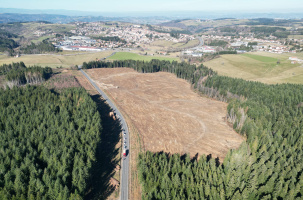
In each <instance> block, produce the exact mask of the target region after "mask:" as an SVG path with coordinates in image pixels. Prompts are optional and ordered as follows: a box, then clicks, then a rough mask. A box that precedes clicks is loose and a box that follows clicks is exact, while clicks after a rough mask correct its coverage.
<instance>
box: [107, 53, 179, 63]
mask: <svg viewBox="0 0 303 200" xmlns="http://www.w3.org/2000/svg"><path fill="white" fill-rule="evenodd" d="M108 59H111V60H144V61H151V60H152V59H159V60H169V61H179V59H178V58H172V57H162V56H141V55H138V54H135V53H128V52H118V53H116V54H115V55H113V56H111V57H109V58H108Z"/></svg>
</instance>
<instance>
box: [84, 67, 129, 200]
mask: <svg viewBox="0 0 303 200" xmlns="http://www.w3.org/2000/svg"><path fill="white" fill-rule="evenodd" d="M80 71H81V72H82V74H83V75H84V76H85V77H86V78H87V79H88V80H89V81H90V82H91V84H92V85H93V86H94V87H95V88H96V90H97V91H98V92H99V93H100V94H101V95H102V97H103V98H104V99H105V101H106V102H107V103H108V105H109V106H110V107H111V108H112V109H113V111H114V112H115V113H116V117H117V118H118V120H120V123H121V126H122V132H123V149H124V146H126V147H127V148H126V149H127V150H128V151H127V156H126V158H122V166H121V179H120V199H121V200H127V199H128V173H129V133H128V127H127V124H126V122H125V120H124V118H123V116H122V114H121V113H120V111H119V110H118V109H117V107H116V106H115V105H114V104H113V103H112V102H111V100H110V99H109V98H108V97H107V95H106V94H105V93H104V92H103V91H102V90H101V89H100V88H99V87H98V86H97V85H96V84H95V82H94V81H93V80H92V79H91V78H90V77H89V76H88V75H87V74H86V73H85V72H84V71H83V70H82V69H80ZM124 133H125V134H124ZM124 142H125V143H126V144H124Z"/></svg>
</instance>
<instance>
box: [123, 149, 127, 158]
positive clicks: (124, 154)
mask: <svg viewBox="0 0 303 200" xmlns="http://www.w3.org/2000/svg"><path fill="white" fill-rule="evenodd" d="M126 153H127V150H126V149H123V157H126Z"/></svg>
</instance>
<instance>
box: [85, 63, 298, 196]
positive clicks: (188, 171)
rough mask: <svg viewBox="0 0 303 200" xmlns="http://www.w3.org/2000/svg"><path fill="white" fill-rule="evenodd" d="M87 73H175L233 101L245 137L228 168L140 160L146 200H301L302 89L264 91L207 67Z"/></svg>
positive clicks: (147, 156) (179, 159)
mask: <svg viewBox="0 0 303 200" xmlns="http://www.w3.org/2000/svg"><path fill="white" fill-rule="evenodd" d="M84 66H86V67H85V68H94V67H131V68H133V69H135V70H137V71H139V72H143V73H148V72H151V73H152V72H158V71H167V72H171V73H174V74H176V75H177V77H179V78H184V79H186V80H188V81H189V82H190V83H191V84H193V85H194V86H195V88H196V90H197V91H199V92H201V93H203V94H204V95H208V96H209V97H211V98H216V99H218V100H221V101H225V102H228V110H227V112H228V113H227V119H228V121H229V123H231V124H232V125H233V128H234V129H235V130H236V131H237V132H238V133H239V134H242V135H244V136H246V137H247V140H246V141H244V142H243V143H242V144H241V146H240V148H239V149H236V150H230V151H229V152H228V154H227V156H226V158H225V159H224V161H223V163H222V164H218V162H217V160H216V159H214V158H210V157H209V158H206V157H205V156H202V157H201V158H200V159H198V160H197V159H190V158H189V157H188V156H187V155H185V156H180V155H178V154H174V155H166V154H163V153H151V152H145V153H142V154H141V155H140V157H139V160H138V170H139V177H140V182H141V184H142V191H143V194H142V197H143V199H302V198H303V173H302V172H303V150H302V149H303V85H296V84H278V85H266V84H263V83H260V82H252V81H245V80H243V79H236V78H230V77H225V76H219V75H218V74H217V73H216V72H214V71H212V70H211V69H208V68H206V67H204V66H203V65H200V66H198V67H195V66H192V65H189V64H183V63H177V62H172V63H170V62H169V61H157V60H153V61H151V62H143V61H114V62H91V63H90V64H88V63H86V65H84ZM178 66H179V67H178ZM181 66H183V67H181ZM196 75H197V76H196ZM184 157H185V159H183V158H184Z"/></svg>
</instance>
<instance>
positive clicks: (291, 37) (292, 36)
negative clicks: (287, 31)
mask: <svg viewBox="0 0 303 200" xmlns="http://www.w3.org/2000/svg"><path fill="white" fill-rule="evenodd" d="M288 39H298V40H301V39H303V35H289V36H288Z"/></svg>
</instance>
